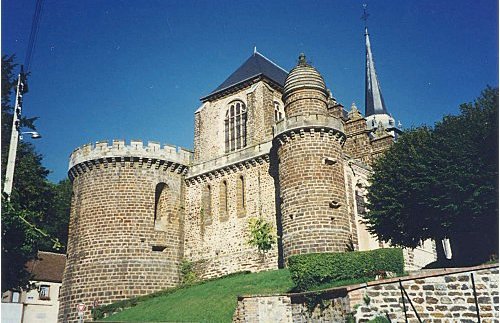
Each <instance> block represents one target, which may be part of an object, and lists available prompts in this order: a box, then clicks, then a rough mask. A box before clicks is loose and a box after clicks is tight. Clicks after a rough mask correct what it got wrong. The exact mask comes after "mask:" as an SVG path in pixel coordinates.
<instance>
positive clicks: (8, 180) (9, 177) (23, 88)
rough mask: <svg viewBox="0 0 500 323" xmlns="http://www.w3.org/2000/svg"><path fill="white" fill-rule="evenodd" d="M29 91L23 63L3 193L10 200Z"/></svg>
mask: <svg viewBox="0 0 500 323" xmlns="http://www.w3.org/2000/svg"><path fill="white" fill-rule="evenodd" d="M26 92H28V86H27V83H26V74H24V69H23V66H22V65H21V72H19V75H18V76H17V87H16V104H15V106H14V113H13V116H12V132H11V135H10V146H9V157H8V159H7V170H6V172H5V182H4V186H3V194H4V196H5V197H6V198H7V201H9V202H10V196H11V193H12V183H13V180H14V168H15V165H16V155H17V144H18V142H19V130H20V129H21V124H20V123H21V121H20V120H21V110H22V108H23V95H24V93H26Z"/></svg>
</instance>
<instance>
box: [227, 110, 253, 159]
mask: <svg viewBox="0 0 500 323" xmlns="http://www.w3.org/2000/svg"><path fill="white" fill-rule="evenodd" d="M224 128H225V141H226V153H227V152H230V151H235V150H238V149H241V148H244V147H246V145H247V108H246V106H245V104H244V103H243V102H241V101H233V102H231V103H230V104H229V108H228V109H227V111H226V118H225V120H224Z"/></svg>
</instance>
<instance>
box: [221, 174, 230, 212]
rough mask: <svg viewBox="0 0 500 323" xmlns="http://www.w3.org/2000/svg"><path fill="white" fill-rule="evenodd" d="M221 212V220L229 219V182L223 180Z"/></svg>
mask: <svg viewBox="0 0 500 323" xmlns="http://www.w3.org/2000/svg"><path fill="white" fill-rule="evenodd" d="M219 203H220V205H219V212H220V218H221V220H227V218H228V214H229V210H228V204H227V203H228V201H227V182H226V181H223V182H222V183H221V184H220V197H219Z"/></svg>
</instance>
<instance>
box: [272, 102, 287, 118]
mask: <svg viewBox="0 0 500 323" xmlns="http://www.w3.org/2000/svg"><path fill="white" fill-rule="evenodd" d="M284 117H285V112H284V111H283V107H282V106H281V104H280V103H279V102H278V101H274V121H275V122H278V121H280V120H281V119H283V118H284Z"/></svg>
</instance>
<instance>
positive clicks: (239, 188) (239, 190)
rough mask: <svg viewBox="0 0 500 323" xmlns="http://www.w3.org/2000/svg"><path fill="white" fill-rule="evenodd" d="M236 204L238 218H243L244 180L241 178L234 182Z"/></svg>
mask: <svg viewBox="0 0 500 323" xmlns="http://www.w3.org/2000/svg"><path fill="white" fill-rule="evenodd" d="M236 203H237V210H238V216H245V207H246V205H245V180H244V179H243V176H240V177H238V180H237V182H236Z"/></svg>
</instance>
